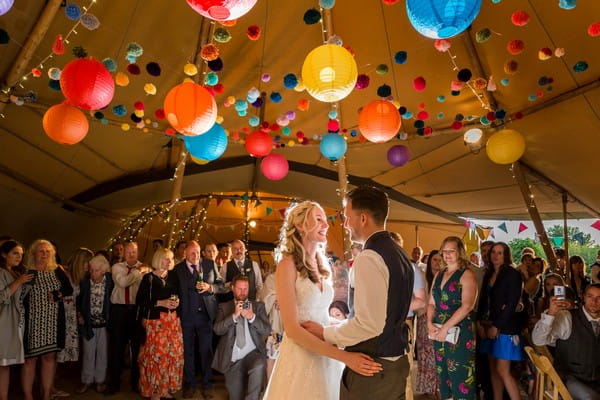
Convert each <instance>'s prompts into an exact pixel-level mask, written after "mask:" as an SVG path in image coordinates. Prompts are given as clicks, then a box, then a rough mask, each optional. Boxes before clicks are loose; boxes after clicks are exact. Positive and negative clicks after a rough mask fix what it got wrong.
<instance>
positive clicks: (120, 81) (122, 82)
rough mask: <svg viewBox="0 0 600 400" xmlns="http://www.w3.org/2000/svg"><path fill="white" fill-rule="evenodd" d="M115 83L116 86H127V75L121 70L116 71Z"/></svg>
mask: <svg viewBox="0 0 600 400" xmlns="http://www.w3.org/2000/svg"><path fill="white" fill-rule="evenodd" d="M115 83H116V84H117V86H127V85H129V77H128V76H127V75H126V74H124V73H123V72H117V74H116V75H115Z"/></svg>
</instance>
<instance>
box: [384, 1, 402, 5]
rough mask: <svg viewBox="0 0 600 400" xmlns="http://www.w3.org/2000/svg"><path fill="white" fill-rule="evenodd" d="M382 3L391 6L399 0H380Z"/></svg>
mask: <svg viewBox="0 0 600 400" xmlns="http://www.w3.org/2000/svg"><path fill="white" fill-rule="evenodd" d="M382 1H383V4H385V5H386V6H391V5H394V4H396V3H397V2H399V1H400V0H382Z"/></svg>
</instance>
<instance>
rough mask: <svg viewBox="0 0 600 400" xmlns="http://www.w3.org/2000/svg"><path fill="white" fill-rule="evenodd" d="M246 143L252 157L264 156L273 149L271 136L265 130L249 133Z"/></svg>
mask: <svg viewBox="0 0 600 400" xmlns="http://www.w3.org/2000/svg"><path fill="white" fill-rule="evenodd" d="M244 145H245V146H246V150H247V151H248V154H250V155H251V156H252V157H264V156H266V155H268V154H269V153H270V152H271V150H273V140H272V139H271V136H270V135H269V134H268V133H266V132H263V131H254V132H252V133H251V134H249V135H248V136H247V137H246V143H245V144H244Z"/></svg>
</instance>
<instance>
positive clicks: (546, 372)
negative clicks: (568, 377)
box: [525, 346, 573, 400]
mask: <svg viewBox="0 0 600 400" xmlns="http://www.w3.org/2000/svg"><path fill="white" fill-rule="evenodd" d="M525 352H526V353H527V355H528V356H529V359H530V360H531V362H533V365H534V366H535V369H536V385H535V399H537V400H546V399H549V400H550V399H551V400H559V399H563V400H573V397H571V395H570V394H569V391H568V390H567V387H566V386H565V384H564V383H563V381H562V380H561V379H560V377H559V376H558V373H557V372H556V370H555V369H554V366H553V365H552V363H551V362H550V360H549V359H548V357H546V356H545V355H542V354H538V353H536V351H535V350H534V349H533V348H532V347H530V346H526V347H525Z"/></svg>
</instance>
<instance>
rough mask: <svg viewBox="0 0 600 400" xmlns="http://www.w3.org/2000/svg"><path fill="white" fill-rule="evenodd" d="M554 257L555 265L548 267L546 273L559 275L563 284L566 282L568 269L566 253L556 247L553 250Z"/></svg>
mask: <svg viewBox="0 0 600 400" xmlns="http://www.w3.org/2000/svg"><path fill="white" fill-rule="evenodd" d="M554 255H555V256H556V262H557V264H556V265H550V268H548V272H551V273H553V274H557V275H559V276H560V277H561V278H562V279H563V281H564V282H567V281H568V274H569V268H568V266H567V261H568V260H567V252H566V251H565V249H561V248H560V247H557V248H555V249H554Z"/></svg>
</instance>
